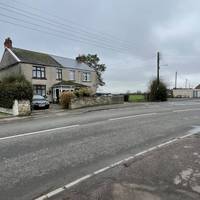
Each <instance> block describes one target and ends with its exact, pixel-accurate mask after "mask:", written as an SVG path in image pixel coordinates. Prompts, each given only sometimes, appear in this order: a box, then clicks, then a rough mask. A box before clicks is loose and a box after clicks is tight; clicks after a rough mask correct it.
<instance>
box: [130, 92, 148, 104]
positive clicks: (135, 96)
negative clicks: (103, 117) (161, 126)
mask: <svg viewBox="0 0 200 200" xmlns="http://www.w3.org/2000/svg"><path fill="white" fill-rule="evenodd" d="M128 101H129V102H142V101H145V97H144V95H142V94H130V95H129V98H128Z"/></svg>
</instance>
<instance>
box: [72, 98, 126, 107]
mask: <svg viewBox="0 0 200 200" xmlns="http://www.w3.org/2000/svg"><path fill="white" fill-rule="evenodd" d="M121 103H124V97H123V96H122V95H117V96H100V97H82V98H74V99H72V101H71V105H70V109H76V108H84V107H90V106H101V105H110V104H121Z"/></svg>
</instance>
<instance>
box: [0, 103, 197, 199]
mask: <svg viewBox="0 0 200 200" xmlns="http://www.w3.org/2000/svg"><path fill="white" fill-rule="evenodd" d="M199 118H200V101H197V100H196V101H181V102H166V103H155V104H154V103H153V104H144V105H142V106H138V107H126V108H119V109H111V110H102V111H93V112H87V113H82V114H76V115H69V114H68V113H65V112H63V113H57V114H52V115H50V116H48V117H45V116H44V118H43V117H42V116H40V117H32V118H27V119H23V120H16V121H10V122H9V121H8V122H0V199H2V200H29V199H35V198H36V197H39V196H41V195H42V194H46V193H48V192H50V191H53V190H54V189H56V188H59V187H61V186H63V185H66V184H68V183H70V182H72V181H74V180H76V179H78V178H80V177H83V176H84V175H86V174H88V173H91V172H94V171H96V170H98V169H101V168H103V167H105V166H107V165H109V164H112V163H114V162H116V161H118V160H121V159H123V158H126V157H128V156H130V155H133V154H136V153H138V152H140V151H142V150H145V149H147V148H150V147H152V146H154V145H157V144H160V143H162V142H164V141H167V140H170V139H171V138H174V137H177V136H181V135H184V134H187V132H188V131H189V130H190V129H191V128H192V127H193V126H198V125H200V120H199Z"/></svg>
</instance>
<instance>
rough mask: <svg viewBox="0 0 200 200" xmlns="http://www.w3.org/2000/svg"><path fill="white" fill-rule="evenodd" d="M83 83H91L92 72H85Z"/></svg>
mask: <svg viewBox="0 0 200 200" xmlns="http://www.w3.org/2000/svg"><path fill="white" fill-rule="evenodd" d="M82 81H83V82H90V81H91V72H83V73H82Z"/></svg>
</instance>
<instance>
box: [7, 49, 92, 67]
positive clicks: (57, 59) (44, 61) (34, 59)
mask: <svg viewBox="0 0 200 200" xmlns="http://www.w3.org/2000/svg"><path fill="white" fill-rule="evenodd" d="M11 50H12V52H13V53H14V54H15V55H16V56H17V57H18V58H19V60H20V62H22V63H31V64H36V65H37V64H38V65H47V66H54V67H66V68H70V69H80V70H85V71H94V70H93V69H92V68H90V67H89V66H88V65H86V64H84V63H79V62H77V61H76V60H75V59H71V58H66V57H61V56H55V55H50V54H46V53H40V52H35V51H30V50H26V49H20V48H12V49H11Z"/></svg>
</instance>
